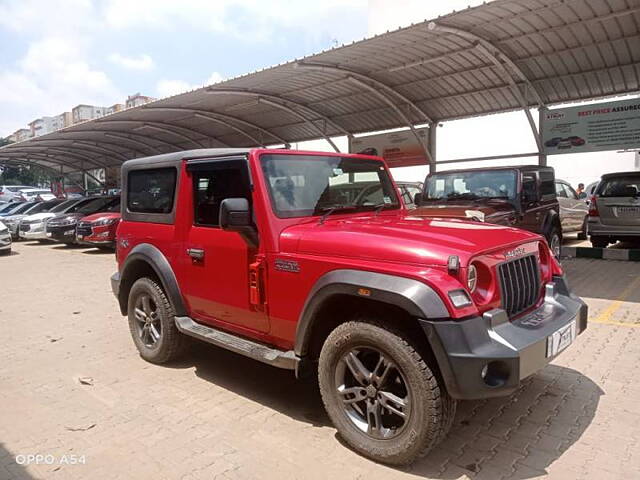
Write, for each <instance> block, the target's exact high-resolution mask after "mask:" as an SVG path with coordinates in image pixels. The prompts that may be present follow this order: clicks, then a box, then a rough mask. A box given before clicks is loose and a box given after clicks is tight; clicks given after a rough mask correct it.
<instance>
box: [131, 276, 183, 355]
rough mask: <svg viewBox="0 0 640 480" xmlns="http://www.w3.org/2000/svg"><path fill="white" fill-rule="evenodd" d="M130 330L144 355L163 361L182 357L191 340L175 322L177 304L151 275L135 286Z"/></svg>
mask: <svg viewBox="0 0 640 480" xmlns="http://www.w3.org/2000/svg"><path fill="white" fill-rule="evenodd" d="M127 312H128V318H129V330H130V331H131V337H132V338H133V343H134V344H135V345H136V348H137V349H138V352H140V356H141V357H142V358H144V359H145V360H146V361H148V362H151V363H157V364H162V363H166V362H169V361H171V360H175V359H176V358H179V357H180V356H181V355H182V354H183V353H184V351H185V349H186V345H187V341H186V340H187V339H186V338H185V336H184V335H182V334H181V333H180V332H179V331H178V328H177V327H176V322H175V313H174V310H173V306H172V305H171V302H169V299H168V298H167V296H166V295H165V293H164V291H163V290H162V288H161V287H160V285H158V284H157V283H156V282H155V281H154V280H152V279H151V278H146V277H143V278H139V279H138V280H136V281H135V283H134V284H133V285H132V286H131V290H130V292H129V301H128V306H127Z"/></svg>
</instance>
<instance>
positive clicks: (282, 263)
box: [275, 258, 300, 273]
mask: <svg viewBox="0 0 640 480" xmlns="http://www.w3.org/2000/svg"><path fill="white" fill-rule="evenodd" d="M275 269H276V270H280V271H281V272H291V273H300V264H299V263H298V262H296V261H295V260H282V259H281V258H276V264H275Z"/></svg>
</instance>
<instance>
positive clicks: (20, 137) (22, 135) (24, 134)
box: [13, 128, 31, 142]
mask: <svg viewBox="0 0 640 480" xmlns="http://www.w3.org/2000/svg"><path fill="white" fill-rule="evenodd" d="M13 136H15V139H16V142H22V141H24V140H28V139H29V138H31V130H30V129H28V128H21V129H19V130H16V131H15V132H13Z"/></svg>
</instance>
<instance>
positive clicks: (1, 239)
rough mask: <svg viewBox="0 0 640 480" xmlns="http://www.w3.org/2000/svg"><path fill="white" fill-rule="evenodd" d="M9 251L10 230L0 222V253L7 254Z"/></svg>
mask: <svg viewBox="0 0 640 480" xmlns="http://www.w3.org/2000/svg"><path fill="white" fill-rule="evenodd" d="M10 252H11V232H9V229H8V228H7V227H6V226H5V224H4V223H2V222H0V254H2V255H8V254H9V253H10Z"/></svg>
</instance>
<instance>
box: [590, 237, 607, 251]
mask: <svg viewBox="0 0 640 480" xmlns="http://www.w3.org/2000/svg"><path fill="white" fill-rule="evenodd" d="M591 245H592V246H593V247H594V248H607V245H609V240H608V239H607V238H605V237H594V236H592V237H591Z"/></svg>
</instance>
